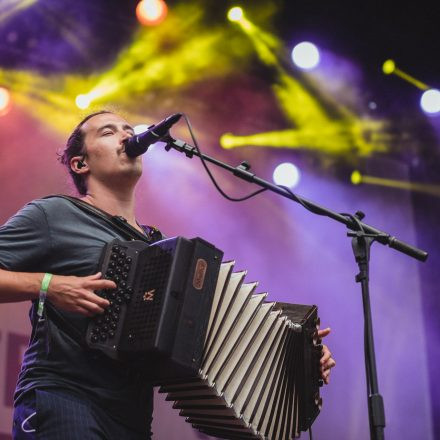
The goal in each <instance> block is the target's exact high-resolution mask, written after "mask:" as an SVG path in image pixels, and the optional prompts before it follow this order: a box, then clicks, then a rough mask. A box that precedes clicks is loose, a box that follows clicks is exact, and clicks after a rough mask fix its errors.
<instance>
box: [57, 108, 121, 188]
mask: <svg viewBox="0 0 440 440" xmlns="http://www.w3.org/2000/svg"><path fill="white" fill-rule="evenodd" d="M104 113H113V112H111V111H109V110H100V111H99V112H95V113H91V114H90V115H87V116H86V117H85V118H84V119H83V120H82V121H81V122H80V123H79V124H78V125H77V126H76V127H75V129H74V130H73V131H72V134H71V135H70V136H69V138H68V139H67V143H66V147H65V148H64V151H63V154H62V155H61V156H60V162H61V163H62V164H63V165H64V166H65V167H66V168H67V171H68V172H69V174H70V176H71V177H72V180H73V183H74V185H75V187H76V189H77V190H78V192H79V193H80V194H81V195H82V196H85V195H86V194H87V184H86V177H85V175H84V174H78V173H75V171H73V170H72V167H71V166H70V160H71V159H72V157H75V156H85V155H86V151H85V145H84V138H85V133H84V132H83V130H82V126H83V125H84V124H85V123H86V122H87V121H88V120H89V119H91V118H93V117H94V116H97V115H102V114H104Z"/></svg>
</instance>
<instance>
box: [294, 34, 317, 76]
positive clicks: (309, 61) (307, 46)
mask: <svg viewBox="0 0 440 440" xmlns="http://www.w3.org/2000/svg"><path fill="white" fill-rule="evenodd" d="M292 60H293V62H294V63H295V65H297V66H298V67H300V68H301V69H307V70H309V69H313V68H314V67H316V66H317V65H318V64H319V50H318V48H317V47H316V46H315V45H314V44H313V43H310V42H308V41H303V42H302V43H299V44H297V45H296V46H295V47H294V48H293V50H292Z"/></svg>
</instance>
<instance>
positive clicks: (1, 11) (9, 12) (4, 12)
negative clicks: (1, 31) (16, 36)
mask: <svg viewBox="0 0 440 440" xmlns="http://www.w3.org/2000/svg"><path fill="white" fill-rule="evenodd" d="M36 2H37V0H12V1H5V2H4V3H3V4H0V24H4V23H5V22H6V21H7V20H9V19H10V18H11V17H13V16H14V15H15V14H18V13H19V12H20V11H22V10H23V9H26V8H28V7H29V6H32V5H33V4H34V3H36Z"/></svg>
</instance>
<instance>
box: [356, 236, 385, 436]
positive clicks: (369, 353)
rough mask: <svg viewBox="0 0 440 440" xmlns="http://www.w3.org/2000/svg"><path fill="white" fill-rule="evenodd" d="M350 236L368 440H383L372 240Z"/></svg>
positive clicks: (372, 238) (383, 417)
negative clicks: (360, 323)
mask: <svg viewBox="0 0 440 440" xmlns="http://www.w3.org/2000/svg"><path fill="white" fill-rule="evenodd" d="M348 235H349V236H352V237H353V239H352V248H353V253H354V256H355V259H356V262H357V263H358V266H359V273H358V274H357V275H356V282H357V283H361V288H362V304H363V311H364V349H365V375H366V382H367V398H368V419H369V424H370V438H371V440H383V439H384V428H385V409H384V405H383V398H382V396H381V395H380V394H379V384H378V380H377V367H376V355H375V351H374V337H373V320H372V317H371V306H370V292H369V281H370V275H369V260H370V247H371V245H372V243H373V242H374V240H375V239H376V237H374V236H369V234H364V233H363V232H362V231H357V232H355V233H349V234H348Z"/></svg>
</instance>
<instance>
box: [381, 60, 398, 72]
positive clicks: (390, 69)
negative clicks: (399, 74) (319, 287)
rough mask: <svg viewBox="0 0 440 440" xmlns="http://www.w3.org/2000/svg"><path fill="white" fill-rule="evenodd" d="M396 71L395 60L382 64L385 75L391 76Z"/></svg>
mask: <svg viewBox="0 0 440 440" xmlns="http://www.w3.org/2000/svg"><path fill="white" fill-rule="evenodd" d="M395 69H396V63H395V62H394V61H393V60H386V61H385V62H384V63H383V64H382V71H383V73H385V75H391V74H392V73H393V72H394V70H395Z"/></svg>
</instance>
